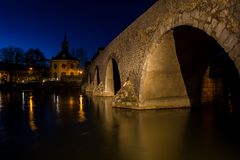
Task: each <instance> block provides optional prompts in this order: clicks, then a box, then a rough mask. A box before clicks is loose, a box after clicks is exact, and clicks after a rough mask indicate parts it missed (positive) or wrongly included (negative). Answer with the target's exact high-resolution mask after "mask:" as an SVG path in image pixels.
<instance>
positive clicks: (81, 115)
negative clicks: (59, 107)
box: [78, 95, 86, 123]
mask: <svg viewBox="0 0 240 160" xmlns="http://www.w3.org/2000/svg"><path fill="white" fill-rule="evenodd" d="M78 113H79V122H80V123H81V122H84V121H85V120H86V117H85V112H84V110H83V96H82V95H80V96H79V111H78Z"/></svg>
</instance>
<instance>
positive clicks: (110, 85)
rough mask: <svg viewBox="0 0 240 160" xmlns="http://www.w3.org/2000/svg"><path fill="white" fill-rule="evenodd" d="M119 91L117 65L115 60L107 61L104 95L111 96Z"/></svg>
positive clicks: (119, 80)
mask: <svg viewBox="0 0 240 160" xmlns="http://www.w3.org/2000/svg"><path fill="white" fill-rule="evenodd" d="M120 89H121V79H120V73H119V69H118V64H117V62H116V60H115V59H113V58H112V59H110V60H109V61H108V65H107V70H106V79H105V92H106V95H109V96H113V95H115V94H116V93H117V92H118V91H119V90H120Z"/></svg>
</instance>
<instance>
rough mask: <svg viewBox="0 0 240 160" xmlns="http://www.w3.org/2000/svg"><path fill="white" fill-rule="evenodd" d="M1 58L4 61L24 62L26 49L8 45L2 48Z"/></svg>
mask: <svg viewBox="0 0 240 160" xmlns="http://www.w3.org/2000/svg"><path fill="white" fill-rule="evenodd" d="M0 59H1V61H2V62H3V63H14V64H22V63H23V61H24V51H23V49H21V48H18V47H6V48H2V49H1V50H0Z"/></svg>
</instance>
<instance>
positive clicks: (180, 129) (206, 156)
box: [0, 90, 240, 160]
mask: <svg viewBox="0 0 240 160" xmlns="http://www.w3.org/2000/svg"><path fill="white" fill-rule="evenodd" d="M239 122H240V120H239V118H238V115H237V114H235V113H231V112H228V111H222V110H220V109H219V108H218V107H204V108H201V109H178V110H150V111H136V110H128V109H116V108H112V107H111V98H89V97H87V96H85V95H83V94H82V93H81V92H80V91H78V90H62V91H48V92H47V91H45V92H43V91H35V92H34V91H30V90H29V91H11V92H10V91H1V92H0V159H1V160H7V159H25V160H28V159H29V160H52V159H56V160H80V159H84V160H215V159H216V160H225V159H226V160H235V159H239V158H240V156H239V155H240V153H239V149H240V148H239V147H240V138H239V136H240V134H239V133H240V131H239V129H240V123H239Z"/></svg>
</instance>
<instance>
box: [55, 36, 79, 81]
mask: <svg viewBox="0 0 240 160" xmlns="http://www.w3.org/2000/svg"><path fill="white" fill-rule="evenodd" d="M78 66H79V60H78V59H77V58H75V57H73V56H72V55H71V54H70V52H69V43H68V40H67V36H66V35H65V36H64V39H63V42H62V49H61V51H60V52H59V53H58V54H57V55H56V56H55V57H53V58H52V60H51V62H50V74H51V79H52V80H62V81H68V80H74V79H77V77H79V75H80V73H79V67H78Z"/></svg>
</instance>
